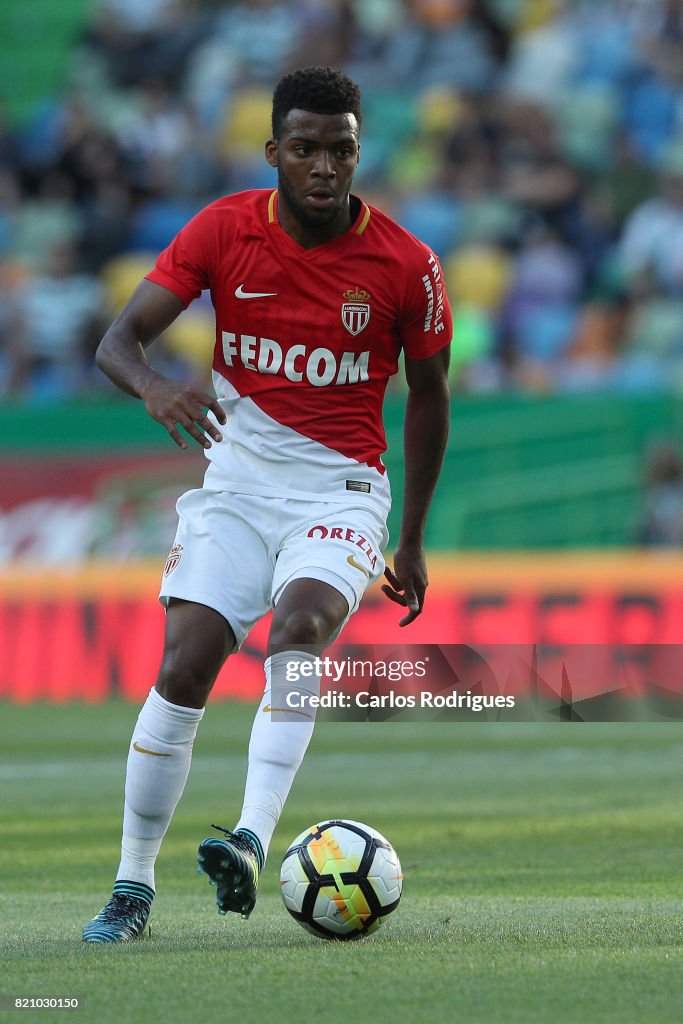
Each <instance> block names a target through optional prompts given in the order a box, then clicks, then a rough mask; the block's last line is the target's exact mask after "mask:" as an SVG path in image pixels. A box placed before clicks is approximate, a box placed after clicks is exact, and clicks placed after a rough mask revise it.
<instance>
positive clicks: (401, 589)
mask: <svg viewBox="0 0 683 1024" xmlns="http://www.w3.org/2000/svg"><path fill="white" fill-rule="evenodd" d="M384 575H385V576H386V578H387V580H388V581H389V585H388V586H387V584H386V583H384V584H382V590H383V591H384V593H385V594H386V596H387V597H388V598H389V600H391V601H394V602H395V604H400V605H402V606H403V607H404V608H407V609H408V614H407V615H404V617H403V618H402V619H401V620H400V622H399V626H407V625H409V624H410V623H411V622H413V620H414V619H416V618H417V617H418V615H419V614H420V613H421V612H422V606H423V605H424V599H425V591H426V589H427V584H428V582H429V581H428V579H427V566H426V565H425V558H424V551H423V550H422V548H421V547H416V548H405V547H404V548H400V547H399V548H397V549H396V551H395V553H394V568H393V571H392V570H391V569H390V568H389V566H387V567H386V569H385V570H384Z"/></svg>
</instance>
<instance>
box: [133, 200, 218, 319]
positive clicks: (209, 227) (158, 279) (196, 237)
mask: <svg viewBox="0 0 683 1024" xmlns="http://www.w3.org/2000/svg"><path fill="white" fill-rule="evenodd" d="M214 251H215V232H214V218H213V217H212V216H211V211H210V208H207V209H205V210H201V211H200V213H198V214H197V215H196V217H193V218H192V220H191V221H188V223H187V224H186V225H185V227H184V228H183V229H182V230H181V231H179V232H178V234H177V235H176V237H175V238H174V239H173V241H172V242H171V244H170V245H169V246H168V248H166V249H164V251H163V252H162V253H161V254H160V255H159V258H158V259H157V262H156V266H155V267H154V270H151V271H150V272H149V274H146V275H145V276H146V278H147V280H148V281H152V282H153V283H154V284H160V285H162V286H163V287H164V288H168V290H169V291H171V292H173V294H174V295H177V296H178V298H179V299H181V300H182V302H184V303H185V306H189V304H190V303H191V302H192V301H193V299H197V298H199V296H200V294H201V293H202V291H204V289H206V288H209V287H210V285H211V272H212V268H213V265H214V262H215V260H214V257H213V252H214Z"/></svg>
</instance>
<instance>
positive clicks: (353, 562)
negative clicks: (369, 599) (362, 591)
mask: <svg viewBox="0 0 683 1024" xmlns="http://www.w3.org/2000/svg"><path fill="white" fill-rule="evenodd" d="M346 561H347V562H348V563H349V565H352V566H353V567H354V569H360V571H361V572H363V573H365V575H366V576H367V577H368V579H369V578H370V573H369V572H368V570H367V569H366V568H365V566H364V565H361V564H360V562H357V561H356V559H355V558H354V557H353V555H349V557H348V558H347V559H346Z"/></svg>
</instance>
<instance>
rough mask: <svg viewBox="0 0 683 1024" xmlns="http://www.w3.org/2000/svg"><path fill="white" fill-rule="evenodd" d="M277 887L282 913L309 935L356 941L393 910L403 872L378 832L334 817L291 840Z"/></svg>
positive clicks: (358, 823)
mask: <svg viewBox="0 0 683 1024" xmlns="http://www.w3.org/2000/svg"><path fill="white" fill-rule="evenodd" d="M280 887H281V890H282V898H283V900H284V901H285V906H286V907H287V910H288V911H289V912H290V914H291V915H292V917H293V918H295V920H297V921H298V922H299V924H300V925H303V927H304V928H305V929H306V930H307V931H309V932H311V933H312V934H313V935H317V936H319V937H320V938H323V939H359V938H361V937H362V936H363V935H369V934H370V933H371V932H374V931H375V930H376V929H377V928H378V927H379V925H380V922H381V921H382V919H383V918H385V917H386V916H387V914H390V913H391V912H392V911H393V910H395V909H396V907H397V906H398V903H399V900H400V899H401V892H402V890H403V873H402V871H401V862H400V861H399V859H398V854H397V853H396V850H394V848H393V846H392V845H391V843H390V842H389V841H388V839H385V838H384V836H383V835H382V834H381V833H380V832H378V831H377V830H376V829H374V828H370V826H369V825H363V824H362V823H361V822H359V821H345V820H342V819H335V820H330V821H323V822H321V823H320V824H318V825H313V826H311V828H307V829H306V831H305V832H302V833H301V835H299V836H297V837H296V839H295V840H294V841H293V842H292V844H291V846H290V847H289V849H288V850H287V853H286V854H285V856H284V859H283V861H282V867H281V869H280Z"/></svg>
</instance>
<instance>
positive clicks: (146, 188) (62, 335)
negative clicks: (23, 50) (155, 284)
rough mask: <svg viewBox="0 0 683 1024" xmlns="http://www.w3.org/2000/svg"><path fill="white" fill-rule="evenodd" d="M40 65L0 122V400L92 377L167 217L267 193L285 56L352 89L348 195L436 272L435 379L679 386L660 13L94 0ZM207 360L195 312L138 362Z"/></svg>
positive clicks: (668, 107)
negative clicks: (439, 365)
mask: <svg viewBox="0 0 683 1024" xmlns="http://www.w3.org/2000/svg"><path fill="white" fill-rule="evenodd" d="M65 62H66V65H67V74H66V81H67V85H66V87H65V89H64V90H63V93H62V94H61V95H60V96H51V97H46V98H45V101H44V102H43V103H41V104H40V105H39V106H38V107H37V108H36V109H35V111H34V112H33V114H32V115H31V116H30V117H28V118H27V119H24V120H23V121H22V122H21V123H20V124H14V123H12V122H11V121H10V119H9V118H7V119H5V121H4V123H3V124H2V126H0V393H4V394H5V395H10V396H14V395H16V396H25V397H29V398H35V399H46V400H50V399H53V398H61V397H68V396H70V395H83V394H87V393H90V392H92V391H101V390H104V389H106V388H107V387H108V385H107V383H106V382H105V381H104V380H103V378H102V377H101V376H100V375H99V374H98V372H97V371H96V370H95V369H94V368H93V363H92V355H93V351H94V347H95V346H96V343H97V341H98V339H99V337H100V336H101V333H102V330H103V329H104V327H105V326H106V324H107V323H108V322H109V321H110V320H111V318H112V316H113V315H114V313H115V311H116V309H117V308H120V306H121V304H122V303H123V302H124V301H125V300H126V298H127V297H128V296H129V295H130V293H131V291H132V288H133V287H134V285H135V284H136V283H137V281H138V280H139V279H140V277H141V276H143V275H144V273H145V272H146V270H147V269H148V268H149V267H150V266H151V265H152V263H153V261H154V258H155V255H156V253H158V252H159V250H160V249H162V248H163V247H164V246H165V245H166V244H168V242H169V241H170V239H171V238H172V237H173V235H174V234H175V233H176V232H177V231H178V230H179V228H180V227H181V226H182V225H183V224H184V223H185V222H186V221H187V220H188V219H189V217H190V216H192V214H193V213H195V212H196V211H197V210H198V209H199V208H201V207H202V206H203V205H205V204H206V203H207V202H209V201H211V200H213V199H214V198H217V197H218V196H220V195H224V194H226V193H228V192H234V191H239V190H241V189H245V188H253V187H270V186H272V185H273V184H274V181H275V179H274V176H273V173H274V172H273V171H272V170H271V169H270V168H269V167H268V166H267V165H266V164H265V161H264V159H263V143H264V140H265V139H266V138H267V137H268V135H269V134H270V102H271V95H272V89H273V86H274V84H275V82H276V80H277V78H278V77H279V76H280V75H281V74H282V73H284V72H285V71H288V70H290V69H291V68H293V67H297V66H300V65H304V64H310V63H323V64H331V65H334V66H340V67H343V68H344V70H346V71H347V73H348V74H350V75H351V76H352V77H353V78H354V79H355V80H356V81H357V82H358V83H359V84H360V86H361V88H362V91H363V106H364V121H363V133H362V158H361V167H360V169H359V173H358V177H357V184H356V189H355V190H356V191H357V192H358V193H360V194H361V195H362V196H363V198H364V199H366V200H367V201H369V202H371V203H373V204H374V205H376V206H378V207H380V208H381V209H383V210H385V211H386V212H387V213H389V214H390V215H392V216H393V217H395V218H396V219H397V220H398V221H399V222H400V223H402V224H403V225H404V226H405V227H407V228H408V229H409V230H410V231H412V232H414V233H415V234H416V235H418V236H419V237H420V238H422V239H423V240H425V241H426V242H427V243H428V244H430V245H431V246H432V247H433V248H434V250H435V251H436V252H437V253H438V254H439V255H440V257H441V259H442V261H443V264H444V270H445V274H446V278H447V282H448V286H449V292H450V295H451V299H452V303H453V306H454V312H455V328H454V338H453V370H452V375H453V384H454V387H455V388H456V389H462V390H466V391H470V392H495V391H497V390H500V389H519V390H524V391H540V392H547V391H564V392H572V391H586V390H606V391H611V392H617V393H626V392H628V393H636V392H652V391H659V390H664V389H669V390H671V389H675V390H683V0H571V2H570V0H295V2H294V0H293V2H290V0H249V2H247V0H233V2H218V0H214V2H211V0H145V2H144V3H141V2H139V0H94V2H93V4H92V5H91V9H90V11H89V14H88V17H87V18H86V21H85V24H84V27H83V32H82V34H81V36H80V38H79V39H78V40H77V42H76V43H75V44H74V46H73V47H72V49H71V50H70V52H69V53H68V54H65ZM212 345H213V330H212V316H211V309H210V307H209V306H208V299H207V300H205V299H202V300H200V301H199V302H198V303H195V304H194V305H193V306H192V307H191V308H190V311H189V312H188V313H187V314H185V315H184V316H183V317H181V318H180V320H179V321H178V322H177V323H176V324H175V325H174V326H173V327H172V328H171V329H170V330H169V331H168V332H167V334H166V335H165V337H164V338H163V339H162V342H161V344H160V345H159V346H158V354H157V355H156V357H155V358H156V360H157V365H160V366H161V367H163V368H164V369H166V370H167V371H168V372H170V373H173V374H176V375H180V376H184V377H186V378H187V379H197V380H201V379H202V378H205V377H206V370H207V366H208V365H209V363H210V351H211V349H212ZM399 386H400V385H399Z"/></svg>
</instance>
